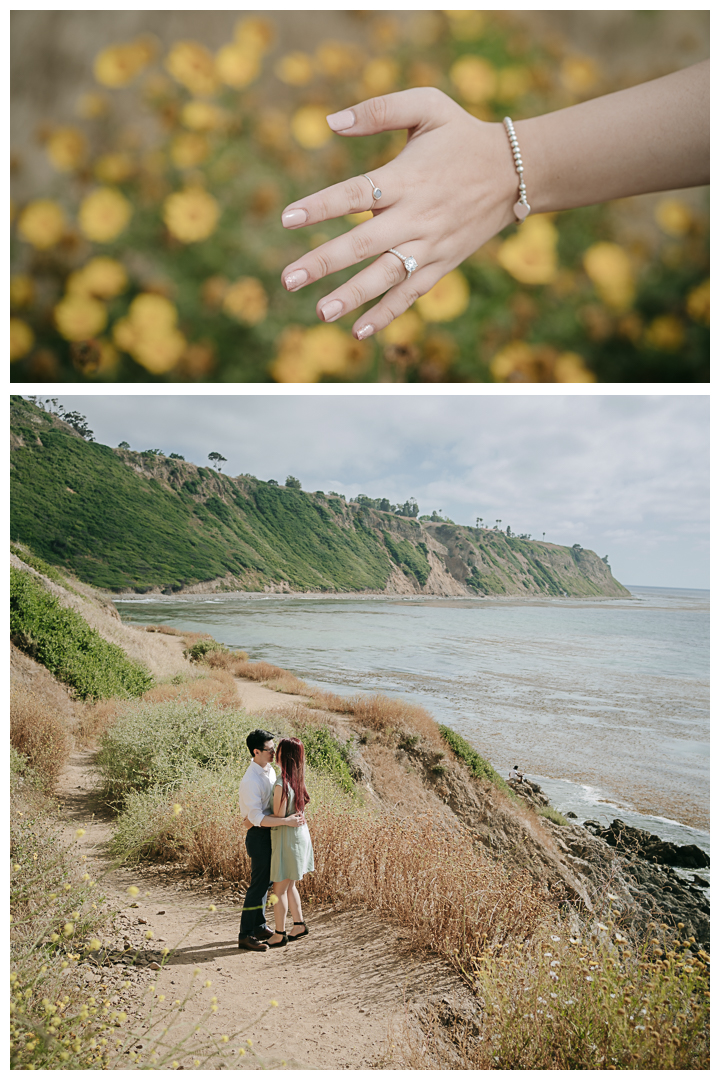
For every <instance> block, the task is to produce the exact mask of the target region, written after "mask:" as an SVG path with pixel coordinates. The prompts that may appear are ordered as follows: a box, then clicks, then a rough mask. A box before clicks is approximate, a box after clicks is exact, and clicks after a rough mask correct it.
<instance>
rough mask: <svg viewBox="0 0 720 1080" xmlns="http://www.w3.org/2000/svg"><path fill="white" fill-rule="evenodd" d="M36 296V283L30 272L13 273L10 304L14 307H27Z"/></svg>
mask: <svg viewBox="0 0 720 1080" xmlns="http://www.w3.org/2000/svg"><path fill="white" fill-rule="evenodd" d="M34 296H35V285H34V282H33V279H32V278H31V277H30V276H29V275H28V274H13V275H12V277H11V278H10V304H11V305H12V307H14V308H20V307H26V306H27V305H28V304H31V303H32V301H33V298H34Z"/></svg>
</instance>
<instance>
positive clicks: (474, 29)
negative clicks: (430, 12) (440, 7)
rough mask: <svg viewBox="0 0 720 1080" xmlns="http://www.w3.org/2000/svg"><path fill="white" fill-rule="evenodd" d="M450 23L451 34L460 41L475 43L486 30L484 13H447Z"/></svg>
mask: <svg viewBox="0 0 720 1080" xmlns="http://www.w3.org/2000/svg"><path fill="white" fill-rule="evenodd" d="M445 15H446V17H447V19H448V20H449V22H450V32H451V34H452V36H453V37H455V38H458V40H460V41H474V40H475V39H476V38H479V37H480V34H481V33H482V31H483V29H484V28H485V14H484V13H483V12H482V11H446V12H445Z"/></svg>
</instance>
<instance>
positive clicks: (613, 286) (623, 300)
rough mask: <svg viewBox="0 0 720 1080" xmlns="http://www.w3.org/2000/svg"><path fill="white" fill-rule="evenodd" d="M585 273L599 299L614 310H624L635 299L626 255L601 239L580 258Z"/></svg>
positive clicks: (629, 265) (618, 248) (630, 265)
mask: <svg viewBox="0 0 720 1080" xmlns="http://www.w3.org/2000/svg"><path fill="white" fill-rule="evenodd" d="M583 266H584V267H585V273H586V274H587V275H588V277H589V278H590V280H591V281H592V283H593V285H594V286H595V289H596V290H597V293H598V295H599V296H600V298H601V300H602V301H603V302H604V303H605V304H607V306H608V307H610V308H612V309H613V310H615V311H625V310H626V309H627V308H629V307H630V306H631V304H632V302H633V300H634V299H635V282H634V278H633V270H632V264H631V262H630V258H629V256H628V254H627V253H626V252H625V251H623V249H622V248H621V247H620V246H619V244H612V243H610V242H609V241H605V240H601V241H599V243H597V244H593V245H592V247H589V248H588V249H587V251H586V252H585V254H584V255H583Z"/></svg>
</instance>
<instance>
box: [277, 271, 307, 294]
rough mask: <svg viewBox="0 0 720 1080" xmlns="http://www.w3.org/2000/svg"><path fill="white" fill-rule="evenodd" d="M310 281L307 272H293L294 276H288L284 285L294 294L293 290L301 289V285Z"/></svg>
mask: <svg viewBox="0 0 720 1080" xmlns="http://www.w3.org/2000/svg"><path fill="white" fill-rule="evenodd" d="M307 279H308V272H307V270H293V272H292V274H288V276H287V277H286V278H285V281H284V282H283V284H284V285H285V288H286V289H288V290H289V291H290V292H292V290H293V289H299V288H300V286H301V285H304V284H305V282H306V281H307Z"/></svg>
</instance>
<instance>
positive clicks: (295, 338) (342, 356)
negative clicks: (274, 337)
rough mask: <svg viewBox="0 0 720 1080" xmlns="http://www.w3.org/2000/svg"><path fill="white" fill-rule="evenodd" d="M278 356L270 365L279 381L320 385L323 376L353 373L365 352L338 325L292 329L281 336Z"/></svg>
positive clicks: (291, 327) (359, 344) (271, 370)
mask: <svg viewBox="0 0 720 1080" xmlns="http://www.w3.org/2000/svg"><path fill="white" fill-rule="evenodd" d="M278 344H279V349H278V355H277V356H276V358H275V359H274V360H273V361H272V363H271V364H270V365H269V368H268V370H269V372H270V375H271V376H272V378H273V379H274V380H275V381H276V382H317V381H318V380H319V379H320V378H321V377H322V376H323V375H343V374H346V373H347V372H348V371H351V372H353V373H354V371H355V370H356V368H357V365H358V363H359V362H360V361H361V360H362V359H363V357H364V356H365V355H366V350H365V349H364V348H363V347H362V346H361V343H360V342H358V341H356V340H355V338H353V337H350V335H349V334H346V333H345V332H344V331H343V330H341V329H340V327H339V326H334V325H332V324H326V323H323V324H322V325H321V326H313V327H311V328H310V329H308V330H305V329H303V328H302V327H299V326H289V327H288V328H287V329H286V330H284V331H283V333H282V334H281V335H280V340H279V343H278Z"/></svg>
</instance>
